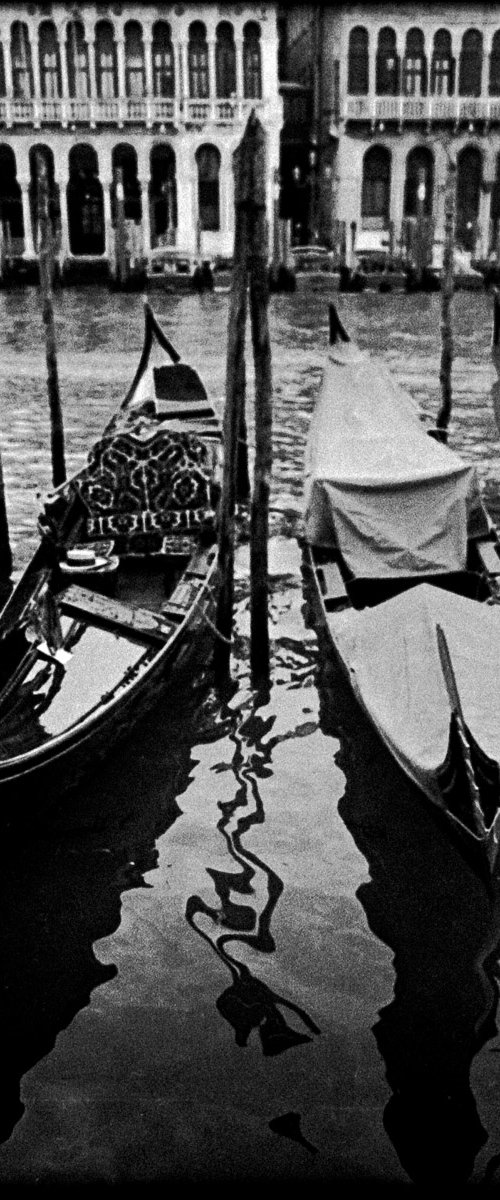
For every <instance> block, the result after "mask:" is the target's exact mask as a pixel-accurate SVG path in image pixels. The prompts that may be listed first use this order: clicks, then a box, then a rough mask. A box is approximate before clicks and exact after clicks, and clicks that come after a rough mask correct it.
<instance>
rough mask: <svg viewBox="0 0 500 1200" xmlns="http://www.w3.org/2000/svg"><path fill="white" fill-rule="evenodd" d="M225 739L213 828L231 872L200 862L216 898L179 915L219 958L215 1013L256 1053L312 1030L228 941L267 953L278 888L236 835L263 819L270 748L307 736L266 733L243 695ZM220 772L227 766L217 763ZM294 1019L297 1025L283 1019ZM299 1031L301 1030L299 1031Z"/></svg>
mask: <svg viewBox="0 0 500 1200" xmlns="http://www.w3.org/2000/svg"><path fill="white" fill-rule="evenodd" d="M226 719H227V722H228V740H229V742H230V743H232V744H233V746H234V752H233V757H232V761H231V771H232V772H233V775H234V781H235V793H234V797H233V798H232V799H231V800H230V801H228V802H226V803H221V804H220V805H219V807H220V809H221V812H222V816H221V818H220V820H219V822H218V826H217V827H218V829H219V831H220V833H221V835H222V837H223V838H224V840H225V842H226V845H227V849H228V851H229V855H230V857H231V860H232V863H234V864H236V867H237V868H238V869H237V870H234V869H233V870H231V871H216V870H213V869H211V868H210V867H207V874H208V875H210V877H211V879H212V881H213V885H214V889H215V892H216V895H217V898H218V902H219V903H218V907H215V906H213V905H209V904H207V903H206V902H205V901H204V900H202V899H201V897H200V896H191V897H190V898H189V900H188V903H187V905H186V919H187V921H188V922H189V924H190V925H191V926H192V927H193V929H195V930H196V932H197V933H198V934H199V935H200V936H201V937H203V938H204V939H205V940H206V941H207V942H208V943H209V944H210V945H211V946H212V949H213V950H214V952H215V954H217V955H218V957H219V958H220V959H222V961H223V962H224V963H225V965H226V967H227V968H228V970H229V972H230V975H231V984H230V986H229V987H228V988H226V989H225V991H223V992H222V994H221V995H220V996H219V998H218V1000H217V1009H218V1011H219V1012H220V1014H221V1016H223V1017H224V1019H225V1020H226V1021H227V1022H228V1023H229V1025H231V1026H232V1028H233V1029H234V1033H235V1039H236V1044H237V1045H238V1046H246V1045H247V1044H248V1039H249V1037H250V1035H251V1033H252V1032H253V1031H258V1036H259V1038H260V1042H261V1046H262V1052H263V1054H264V1055H266V1056H269V1055H277V1054H282V1053H283V1052H284V1051H285V1050H289V1049H291V1048H293V1047H294V1046H299V1045H302V1044H303V1043H304V1042H310V1041H311V1040H312V1038H311V1035H314V1034H319V1032H320V1030H319V1029H318V1027H317V1025H316V1024H315V1022H314V1021H313V1020H312V1018H311V1017H310V1016H309V1015H308V1014H307V1013H306V1012H305V1011H304V1009H302V1008H300V1007H299V1006H298V1005H297V1004H295V1003H294V1002H293V1001H292V1000H290V999H287V998H286V997H284V996H281V995H279V994H278V993H277V992H275V991H273V990H272V988H270V987H268V986H267V984H265V983H263V982H262V981H261V980H259V979H258V978H256V976H255V975H254V974H252V972H251V971H250V970H249V968H248V967H247V966H246V965H245V964H244V963H243V962H241V961H239V959H238V958H237V957H235V956H234V954H231V953H230V951H229V949H228V946H229V945H230V944H231V943H235V944H236V946H237V947H239V948H240V951H241V948H242V947H245V946H248V947H251V949H252V950H257V951H258V952H259V953H261V954H272V953H273V951H274V950H275V942H274V938H273V935H272V932H271V921H272V916H273V913H274V910H275V908H276V905H277V903H278V900H279V898H280V896H281V894H282V891H283V883H282V880H281V879H280V878H279V876H278V875H277V874H276V872H275V871H273V870H272V869H271V868H270V867H269V866H267V864H266V863H265V862H263V860H262V859H261V858H259V857H258V856H257V855H256V854H254V853H252V851H251V850H250V849H249V848H248V847H247V846H246V845H244V842H243V838H244V835H245V834H247V833H248V832H249V831H250V830H251V828H252V826H255V825H262V824H263V822H264V821H265V812H264V806H263V803H262V797H261V794H260V781H261V780H263V779H266V777H267V776H269V775H270V774H271V772H272V767H271V764H272V753H273V750H274V747H275V746H276V745H277V744H278V742H281V741H283V740H284V739H285V738H290V737H299V736H302V735H303V734H309V733H310V727H309V725H308V724H306V725H304V726H301V727H299V728H297V729H295V730H290V731H288V732H287V733H285V734H282V735H279V734H276V735H275V736H274V737H273V736H271V730H272V727H273V725H274V723H275V720H276V717H275V716H274V715H273V714H270V715H269V716H265V717H264V716H263V715H262V714H261V713H259V702H258V701H257V702H255V700H254V699H252V698H250V703H249V710H248V711H247V713H246V715H245V713H243V715H242V713H241V710H240V711H239V712H236V713H234V712H233V713H231V712H230V710H229V709H228V710H227V713H226ZM220 770H227V764H226V763H221V764H220ZM292 1018H295V1020H296V1022H297V1021H298V1024H299V1028H298V1029H297V1028H296V1027H295V1025H294V1024H292V1023H291V1019H292ZM304 1030H306V1031H307V1032H304Z"/></svg>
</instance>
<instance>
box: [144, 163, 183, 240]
mask: <svg viewBox="0 0 500 1200" xmlns="http://www.w3.org/2000/svg"><path fill="white" fill-rule="evenodd" d="M149 203H150V224H151V245H152V246H161V245H172V246H173V245H175V239H176V229H177V184H176V176H175V154H174V151H173V150H172V147H171V146H169V145H167V144H166V143H164V142H162V143H161V144H160V145H158V146H153V149H152V151H151V182H150V185H149Z"/></svg>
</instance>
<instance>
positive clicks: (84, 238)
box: [67, 142, 105, 256]
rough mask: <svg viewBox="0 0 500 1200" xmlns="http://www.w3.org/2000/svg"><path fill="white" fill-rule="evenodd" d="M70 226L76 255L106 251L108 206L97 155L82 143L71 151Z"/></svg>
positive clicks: (88, 254)
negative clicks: (105, 232) (105, 213)
mask: <svg viewBox="0 0 500 1200" xmlns="http://www.w3.org/2000/svg"><path fill="white" fill-rule="evenodd" d="M67 195H68V228H69V245H70V250H71V253H72V254H77V255H82V256H92V255H95V254H104V245H105V238H104V205H103V195H102V185H101V182H100V179H99V164H98V159H97V154H96V152H95V150H94V148H93V147H92V146H89V145H88V144H87V143H85V142H82V143H80V144H79V145H77V146H72V148H71V150H70V152H69V183H68V189H67Z"/></svg>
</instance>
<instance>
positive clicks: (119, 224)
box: [115, 167, 127, 288]
mask: <svg viewBox="0 0 500 1200" xmlns="http://www.w3.org/2000/svg"><path fill="white" fill-rule="evenodd" d="M115 203H116V274H117V278H118V285H119V287H121V288H123V287H125V284H126V282H127V259H126V253H125V191H124V187H123V168H122V167H117V168H116V174H115Z"/></svg>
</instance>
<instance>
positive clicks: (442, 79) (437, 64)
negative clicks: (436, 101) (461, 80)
mask: <svg viewBox="0 0 500 1200" xmlns="http://www.w3.org/2000/svg"><path fill="white" fill-rule="evenodd" d="M454 87H455V60H454V59H453V58H452V54H451V34H450V33H449V31H448V30H447V29H438V30H437V32H436V33H435V34H434V47H433V51H432V62H431V92H432V95H433V96H452V95H453V91H454Z"/></svg>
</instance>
